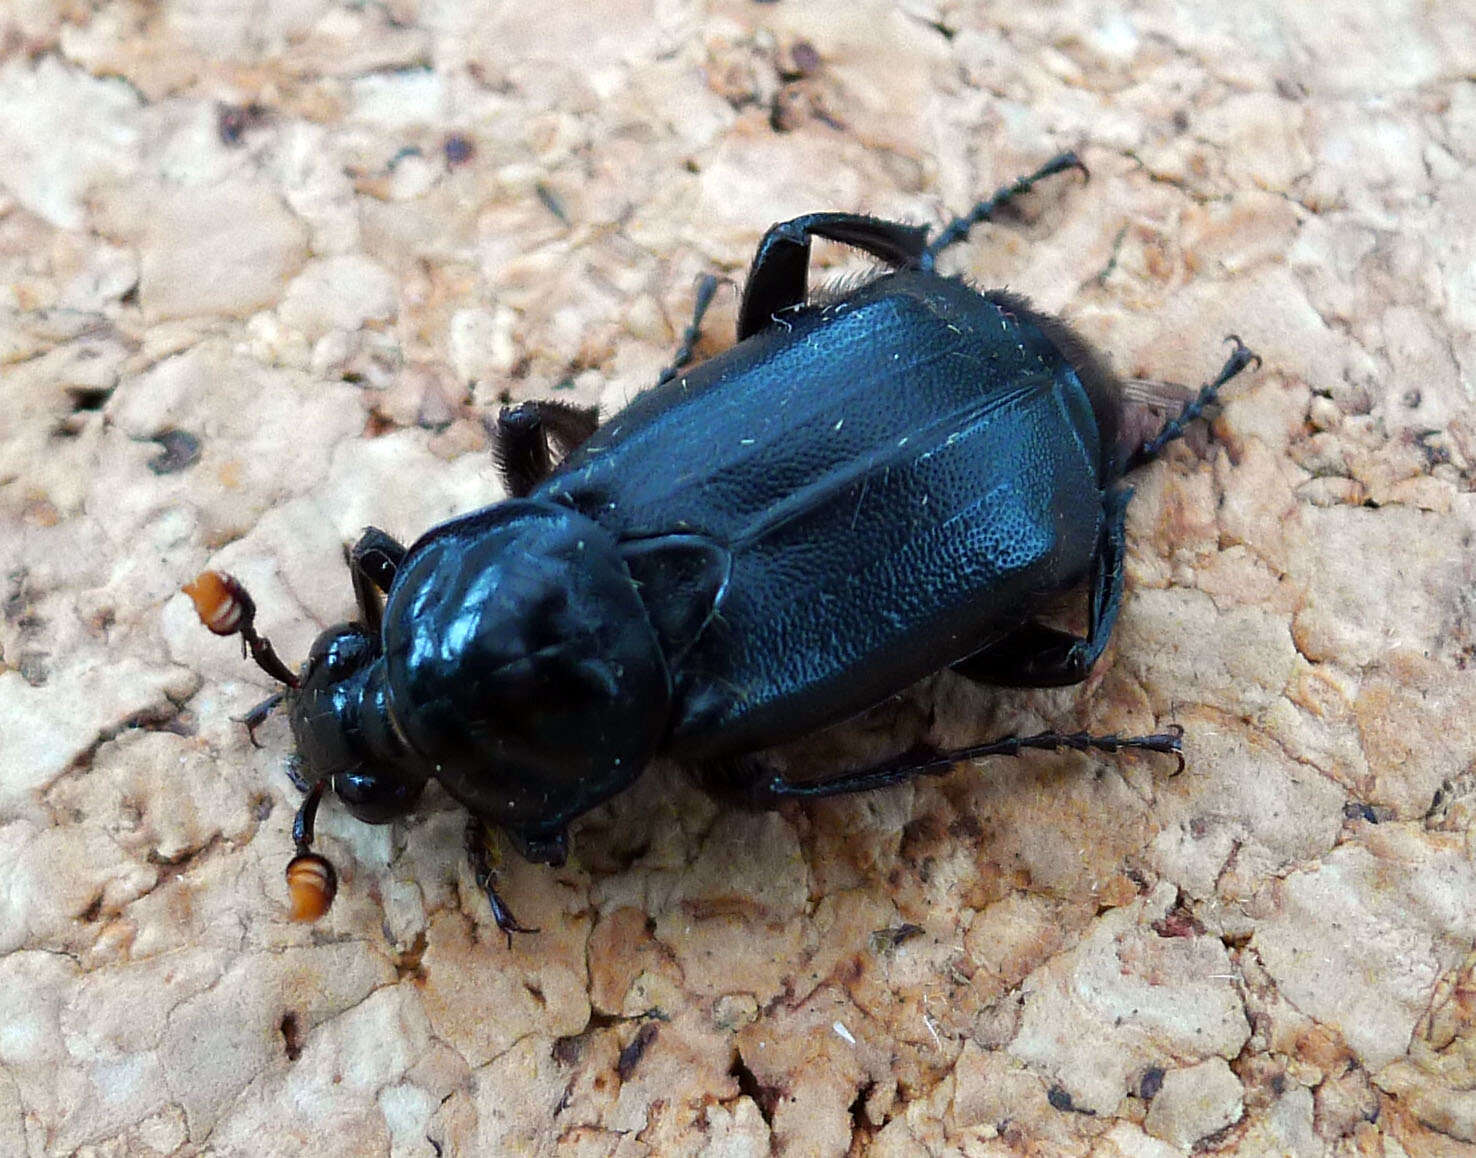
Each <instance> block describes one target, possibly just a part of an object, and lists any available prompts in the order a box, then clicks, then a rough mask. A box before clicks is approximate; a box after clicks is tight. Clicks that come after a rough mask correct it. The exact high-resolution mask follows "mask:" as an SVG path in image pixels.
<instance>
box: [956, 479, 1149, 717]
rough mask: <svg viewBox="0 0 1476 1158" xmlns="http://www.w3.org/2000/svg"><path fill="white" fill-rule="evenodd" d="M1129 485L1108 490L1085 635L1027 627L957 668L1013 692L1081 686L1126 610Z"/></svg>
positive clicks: (1094, 567) (981, 681)
mask: <svg viewBox="0 0 1476 1158" xmlns="http://www.w3.org/2000/svg"><path fill="white" fill-rule="evenodd" d="M1132 495H1133V492H1132V488H1131V487H1117V488H1115V489H1114V490H1110V491H1108V492H1107V497H1106V502H1105V506H1106V510H1105V512H1104V515H1105V518H1104V520H1103V525H1102V537H1101V541H1100V542H1099V544H1098V547H1097V556H1096V560H1095V562H1094V563H1093V565H1092V592H1091V600H1092V602H1091V607H1090V609H1089V611H1088V619H1087V636H1086V638H1085V639H1082V638H1081V637H1080V636H1076V635H1071V634H1070V633H1068V632H1065V631H1057V630H1056V629H1055V628H1053V627H1045V626H1043V625H1042V624H1039V623H1026V624H1023V625H1022V626H1020V627H1018V628H1016V629H1015V630H1014V631H1012V632H1010V634H1009V635H1007V636H1005V637H1004V638H1003V639H1001V640H997V641H996V642H994V643H992V644H990V645H989V646H988V647H987V648H985V649H984V650H983V651H981V652H978V653H976V654H974V655H971V656H969V657H968V658H967V659H963V660H960V661H959V662H958V663H956V664H954V665H953V670H954V671H956V672H958V673H959V674H960V675H962V676H966V677H967V678H969V679H971V680H978V681H979V682H980V683H986V684H995V685H997V686H1003V687H1015V688H1059V687H1065V686H1066V685H1067V684H1079V683H1081V681H1082V680H1084V679H1086V678H1087V676H1088V675H1090V674H1091V670H1092V666H1093V665H1094V664H1095V663H1096V662H1097V660H1098V659H1099V658H1101V655H1102V652H1103V651H1105V650H1106V648H1107V641H1108V640H1109V639H1111V638H1112V629H1113V627H1114V626H1115V625H1116V624H1117V612H1118V609H1119V608H1120V607H1121V606H1122V569H1123V560H1124V558H1125V557H1126V555H1127V531H1126V522H1127V505H1128V500H1129V499H1131V498H1132Z"/></svg>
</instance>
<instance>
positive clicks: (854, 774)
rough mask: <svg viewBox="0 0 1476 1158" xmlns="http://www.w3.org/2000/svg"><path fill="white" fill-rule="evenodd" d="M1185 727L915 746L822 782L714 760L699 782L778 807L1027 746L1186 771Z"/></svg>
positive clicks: (736, 798)
mask: <svg viewBox="0 0 1476 1158" xmlns="http://www.w3.org/2000/svg"><path fill="white" fill-rule="evenodd" d="M1182 740H1183V730H1182V729H1181V728H1177V727H1175V728H1172V729H1171V730H1169V731H1167V732H1157V733H1154V734H1153V735H1150V736H1119V735H1117V734H1116V733H1115V732H1114V733H1112V734H1109V735H1106V736H1093V735H1091V734H1089V733H1087V732H1037V733H1036V734H1035V735H1033V736H1005V737H1004V738H1003V739H999V740H991V741H989V742H988V743H985V744H971V745H969V746H968V747H966V748H951V749H940V748H935V747H933V746H932V745H931V744H914V745H913V746H912V747H911V748H909V749H908V750H907V751H905V752H903V753H902V754H901V755H900V756H895V757H893V758H892V759H890V760H883V761H881V762H880V763H878V764H872V765H870V766H869V767H866V768H857V769H853V770H852V771H849V772H842V773H839V774H838V775H835V776H824V777H821V778H820V779H818V780H800V781H796V780H790V779H789V778H788V777H786V776H783V775H780V774H779V773H777V772H774V771H773V770H772V769H771V768H769V767H768V765H767V764H765V763H764V760H763V758H762V757H761V756H753V755H750V756H740V757H737V758H735V759H730V760H725V761H714V762H712V763H709V764H706V765H704V766H702V767H701V768H699V769H698V770H697V779H698V783H699V784H701V786H702V787H703V788H704V789H705V790H706V791H707V792H709V793H711V794H712V795H713V796H716V797H718V798H720V799H723V800H727V801H729V802H731V803H737V804H742V805H746V806H748V807H750V808H773V807H775V806H776V805H779V804H782V803H783V802H784V801H786V800H819V799H822V798H823V797H826V796H845V795H849V794H850V793H853V792H872V791H875V790H876V789H878V788H890V787H892V786H894V785H897V784H905V783H906V782H907V781H909V780H913V779H915V778H916V777H918V776H945V775H947V774H948V773H949V772H951V771H952V770H953V768H954V766H955V765H957V764H962V763H964V762H965V761H970V760H982V759H984V758H985V757H987V756H1018V755H1019V754H1020V753H1021V752H1024V751H1026V750H1027V749H1039V750H1044V751H1059V750H1060V749H1063V748H1066V749H1070V750H1071V751H1073V752H1086V751H1091V750H1096V751H1098V752H1109V753H1116V752H1125V751H1138V752H1162V753H1165V754H1166V755H1170V756H1175V757H1177V758H1178V761H1179V766H1178V769H1177V770H1176V774H1177V772H1182V771H1183V770H1184V754H1183V745H1182Z"/></svg>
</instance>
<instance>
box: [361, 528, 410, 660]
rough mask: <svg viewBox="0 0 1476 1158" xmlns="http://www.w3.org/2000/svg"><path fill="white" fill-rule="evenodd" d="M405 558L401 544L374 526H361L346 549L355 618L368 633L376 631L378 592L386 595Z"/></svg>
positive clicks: (378, 609) (378, 613)
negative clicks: (355, 606) (355, 612)
mask: <svg viewBox="0 0 1476 1158" xmlns="http://www.w3.org/2000/svg"><path fill="white" fill-rule="evenodd" d="M404 558H405V548H404V546H402V545H401V544H400V542H399V541H398V540H396V539H393V538H391V537H390V536H389V535H387V534H385V533H384V532H383V531H381V530H380V529H379V528H378V527H365V528H364V533H363V534H362V535H360V536H359V541H358V542H357V543H355V544H354V545H353V547H352V548H351V549H350V551H349V553H348V565H349V578H350V579H351V580H352V581H353V584H354V602H355V603H356V604H357V605H358V608H359V622H360V623H362V624H363V625H364V628H365V630H366V631H368V632H369V633H370V634H371V635H377V634H378V632H379V622H380V615H381V611H382V608H381V606H380V602H379V596H380V595H381V594H383V595H388V594H389V589H390V586H391V584H393V583H394V581H395V572H396V571H398V570H399V569H400V563H401V562H402V561H403V560H404Z"/></svg>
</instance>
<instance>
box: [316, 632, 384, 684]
mask: <svg viewBox="0 0 1476 1158" xmlns="http://www.w3.org/2000/svg"><path fill="white" fill-rule="evenodd" d="M373 658H374V641H373V640H372V639H371V638H370V636H369V633H368V632H366V631H365V630H364V629H363V628H362V627H360V626H359V625H358V624H357V623H343V624H339V625H338V626H337V627H330V628H329V629H328V630H327V631H325V632H323V634H322V635H320V636H318V638H317V639H316V640H315V641H314V643H313V649H312V651H310V652H308V676H309V677H312V676H315V675H317V674H318V673H319V671H322V672H323V673H324V674H326V675H327V676H328V682H329V683H337V682H338V681H339V680H341V679H344V678H345V677H347V676H348V675H350V674H352V673H353V672H356V671H358V670H359V668H361V667H363V666H364V665H365V664H366V663H368V662H369V661H370V660H371V659H373Z"/></svg>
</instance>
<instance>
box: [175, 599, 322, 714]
mask: <svg viewBox="0 0 1476 1158" xmlns="http://www.w3.org/2000/svg"><path fill="white" fill-rule="evenodd" d="M180 590H181V591H183V592H184V593H185V594H186V595H188V596H189V597H190V599H191V601H193V603H194V604H195V614H196V615H198V616H199V617H200V622H201V623H203V624H204V625H205V626H206V627H208V628H209V629H210V630H211V631H213V632H214V633H215V634H216V635H226V636H229V635H239V636H240V637H241V650H242V653H243V654H249V655H250V656H251V658H252V659H253V660H255V661H256V666H257V667H259V668H261V670H262V671H264V672H266V673H267V675H269V676H271V677H272V679H274V680H277V681H278V682H279V683H284V684H286V685H287V686H288V687H289V688H294V689H295V688H297V687H299V686H300V681H299V680H298V678H297V676H296V675H295V674H294V673H293V671H292V669H291V668H289V667H288V666H287V665H286V664H285V663H283V662H282V660H281V657H280V656H278V655H277V653H276V651H274V650H273V648H272V645H271V644H270V643H269V642H268V641H267V638H266V637H265V636H264V635H259V634H257V631H256V603H255V601H254V600H253V599H252V598H251V596H250V595H249V594H247V591H246V588H245V587H244V586H242V585H241V582H240V581H239V580H238V579H236V578H234V577H233V576H230V575H227V574H226V573H225V572H224V571H201V572H200V574H198V575H197V576H195V581H194V582H193V583H186V584H185V585H184V586H183V587H181V588H180ZM261 706H265V705H261ZM272 706H273V707H275V706H276V705H275V704H273V705H272ZM257 710H258V709H253V711H252V712H251V713H250V715H251V716H255V715H256V712H257ZM269 710H270V709H268V711H269ZM263 718H264V717H263ZM257 722H258V723H260V720H258V721H257Z"/></svg>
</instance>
